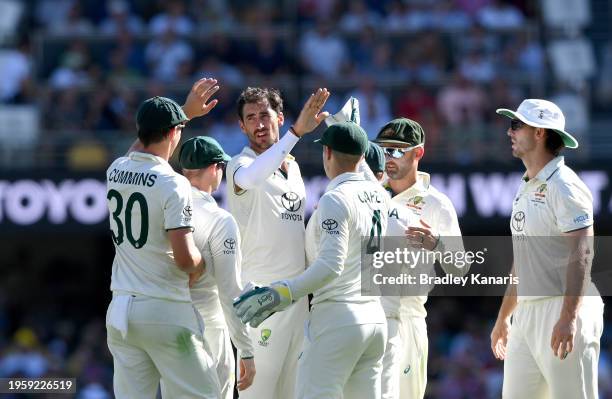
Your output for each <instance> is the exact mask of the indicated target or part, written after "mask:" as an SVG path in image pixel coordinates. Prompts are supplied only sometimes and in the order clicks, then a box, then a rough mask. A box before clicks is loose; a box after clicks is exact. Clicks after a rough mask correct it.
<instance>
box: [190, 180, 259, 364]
mask: <svg viewBox="0 0 612 399" xmlns="http://www.w3.org/2000/svg"><path fill="white" fill-rule="evenodd" d="M192 196H193V225H194V226H195V227H194V232H193V237H194V240H195V243H196V246H197V247H198V249H199V250H200V252H201V253H202V256H204V260H205V262H206V272H205V273H204V274H203V275H202V277H201V278H200V279H199V280H198V281H197V282H196V283H195V284H194V286H193V287H192V288H191V299H192V300H193V303H194V305H195V306H196V308H197V309H198V311H199V312H200V314H201V315H202V318H203V319H204V324H205V326H206V327H214V328H225V327H226V326H227V327H228V329H229V332H230V336H231V338H232V342H234V345H236V347H237V348H238V349H240V351H241V353H242V354H243V356H245V354H246V356H250V355H251V354H252V353H253V345H252V344H251V340H250V338H249V335H248V333H247V327H246V325H244V324H242V322H241V321H240V319H238V317H237V316H236V314H235V313H234V309H233V306H232V302H233V300H234V298H237V297H238V296H240V293H241V292H242V284H241V283H240V261H241V259H240V233H239V231H238V226H237V225H236V222H235V221H234V218H233V217H232V215H231V214H230V213H229V212H227V211H225V210H224V209H221V208H219V206H217V202H216V201H215V199H214V198H213V197H212V196H211V195H210V194H208V193H206V192H203V191H200V190H198V189H196V188H194V187H192Z"/></svg>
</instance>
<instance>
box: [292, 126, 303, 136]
mask: <svg viewBox="0 0 612 399" xmlns="http://www.w3.org/2000/svg"><path fill="white" fill-rule="evenodd" d="M289 132H290V133H291V134H293V135H294V136H295V137H297V138H298V139H299V138H301V137H302V136H303V135H304V133H303V132H301V131H300V132H298V131H297V130H296V128H295V125H291V126H290V127H289Z"/></svg>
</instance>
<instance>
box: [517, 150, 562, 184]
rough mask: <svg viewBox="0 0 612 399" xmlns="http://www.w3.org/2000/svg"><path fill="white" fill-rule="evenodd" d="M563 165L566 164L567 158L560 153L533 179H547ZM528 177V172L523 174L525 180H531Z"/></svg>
mask: <svg viewBox="0 0 612 399" xmlns="http://www.w3.org/2000/svg"><path fill="white" fill-rule="evenodd" d="M563 165H565V158H564V157H563V156H562V155H559V156H558V157H555V158H553V159H551V160H550V162H548V163H547V164H546V166H544V167H543V168H542V169H541V170H540V171H539V172H538V174H536V175H535V177H534V178H533V179H532V180H539V181H547V180H548V179H550V178H551V177H552V175H553V174H555V172H556V171H557V170H558V169H559V168H560V167H561V166H563ZM526 179H527V172H525V174H524V175H523V180H524V181H526V182H527V181H529V180H526Z"/></svg>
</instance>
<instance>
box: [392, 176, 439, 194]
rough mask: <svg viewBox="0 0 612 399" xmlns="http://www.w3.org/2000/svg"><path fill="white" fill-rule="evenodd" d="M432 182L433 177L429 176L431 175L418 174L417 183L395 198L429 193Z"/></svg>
mask: <svg viewBox="0 0 612 399" xmlns="http://www.w3.org/2000/svg"><path fill="white" fill-rule="evenodd" d="M430 181H431V176H429V173H425V172H417V179H416V182H415V183H414V184H413V185H412V186H410V187H408V188H407V189H405V190H404V191H402V192H401V193H399V194H396V195H395V196H394V197H393V198H401V197H413V196H414V195H416V194H420V193H422V192H424V191H427V190H428V189H429V184H430Z"/></svg>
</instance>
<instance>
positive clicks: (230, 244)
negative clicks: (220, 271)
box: [223, 238, 236, 249]
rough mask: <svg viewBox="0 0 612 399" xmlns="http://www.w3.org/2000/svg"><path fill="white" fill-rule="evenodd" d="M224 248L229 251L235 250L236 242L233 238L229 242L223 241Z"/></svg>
mask: <svg viewBox="0 0 612 399" xmlns="http://www.w3.org/2000/svg"><path fill="white" fill-rule="evenodd" d="M223 246H224V247H225V248H227V249H235V248H236V240H234V239H233V238H228V239H227V240H225V241H223Z"/></svg>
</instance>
